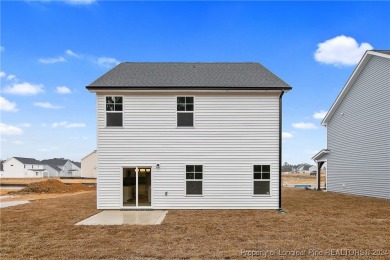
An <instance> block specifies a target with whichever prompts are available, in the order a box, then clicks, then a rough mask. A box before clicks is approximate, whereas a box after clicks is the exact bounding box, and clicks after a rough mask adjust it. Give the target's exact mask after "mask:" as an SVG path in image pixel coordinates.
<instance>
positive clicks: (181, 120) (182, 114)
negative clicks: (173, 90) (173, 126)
mask: <svg viewBox="0 0 390 260" xmlns="http://www.w3.org/2000/svg"><path fill="white" fill-rule="evenodd" d="M177 126H178V127H183V126H184V127H186V126H187V127H188V126H194V97H177Z"/></svg>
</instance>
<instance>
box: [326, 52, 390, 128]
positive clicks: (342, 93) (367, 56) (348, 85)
mask: <svg viewBox="0 0 390 260" xmlns="http://www.w3.org/2000/svg"><path fill="white" fill-rule="evenodd" d="M371 56H378V57H383V58H388V59H390V55H388V54H385V53H380V52H376V51H366V53H365V54H364V55H363V57H362V58H361V60H360V62H359V64H358V65H357V66H356V68H355V70H354V71H353V73H352V75H351V77H349V79H348V81H347V83H346V84H345V85H344V87H343V89H342V90H341V91H340V93H339V95H338V96H337V98H336V100H335V101H334V102H333V104H332V106H331V108H330V109H329V111H328V113H327V114H326V115H325V117H324V119H323V120H322V122H321V125H323V126H326V125H327V124H328V122H329V121H330V119H331V118H332V116H333V114H334V112H335V111H336V109H337V108H338V107H339V105H340V103H341V102H342V100H343V99H344V97H345V96H346V94H347V93H348V91H349V89H350V88H351V86H352V85H353V84H354V83H355V81H356V79H357V77H358V76H359V74H360V72H361V71H362V70H363V68H364V66H365V65H366V64H367V62H368V61H369V59H370V58H371Z"/></svg>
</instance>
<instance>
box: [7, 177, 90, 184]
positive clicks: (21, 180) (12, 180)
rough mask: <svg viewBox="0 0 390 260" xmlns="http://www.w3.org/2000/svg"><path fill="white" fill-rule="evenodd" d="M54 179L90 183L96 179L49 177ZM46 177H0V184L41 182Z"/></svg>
mask: <svg viewBox="0 0 390 260" xmlns="http://www.w3.org/2000/svg"><path fill="white" fill-rule="evenodd" d="M52 179H55V180H59V181H62V182H63V183H90V184H96V179H83V178H74V179H60V178H50V180H52ZM44 180H46V179H42V178H0V184H13V185H27V184H30V183H35V182H41V181H44Z"/></svg>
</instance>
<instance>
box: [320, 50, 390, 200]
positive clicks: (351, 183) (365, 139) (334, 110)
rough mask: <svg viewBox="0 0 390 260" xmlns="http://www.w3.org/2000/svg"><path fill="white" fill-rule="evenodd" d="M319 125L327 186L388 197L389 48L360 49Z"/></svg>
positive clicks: (367, 194)
mask: <svg viewBox="0 0 390 260" xmlns="http://www.w3.org/2000/svg"><path fill="white" fill-rule="evenodd" d="M322 125H324V126H325V127H326V129H327V148H326V149H323V150H321V151H320V152H319V153H317V154H316V155H315V156H314V157H313V159H314V160H315V161H316V162H317V163H318V168H321V166H322V164H324V163H325V162H327V181H326V186H327V190H328V191H334V192H341V193H348V194H356V195H363V196H370V197H377V198H384V199H390V51H388V50H387V51H367V52H366V53H365V54H364V56H363V58H362V59H361V61H360V63H359V64H358V65H357V67H356V69H355V71H354V72H353V74H352V75H351V77H350V78H349V80H348V82H347V83H346V85H345V86H344V88H343V89H342V90H341V92H340V94H339V95H338V97H337V98H336V100H335V102H334V103H333V105H332V107H331V108H330V110H329V112H328V113H327V115H326V116H325V118H324V120H323V121H322ZM317 176H319V174H318V175H317ZM318 180H319V177H318Z"/></svg>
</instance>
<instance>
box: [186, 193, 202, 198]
mask: <svg viewBox="0 0 390 260" xmlns="http://www.w3.org/2000/svg"><path fill="white" fill-rule="evenodd" d="M185 197H190V198H191V197H204V195H195V194H194V195H185Z"/></svg>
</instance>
